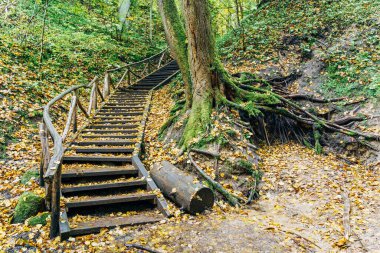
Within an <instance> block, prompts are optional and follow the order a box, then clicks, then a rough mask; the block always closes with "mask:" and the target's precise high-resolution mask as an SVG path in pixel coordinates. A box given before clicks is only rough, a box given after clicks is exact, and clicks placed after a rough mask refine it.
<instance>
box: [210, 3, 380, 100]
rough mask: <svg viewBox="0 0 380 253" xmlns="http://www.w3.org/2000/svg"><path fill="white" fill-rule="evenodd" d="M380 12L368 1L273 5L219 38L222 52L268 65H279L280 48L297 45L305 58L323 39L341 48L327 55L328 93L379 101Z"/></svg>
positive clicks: (227, 56)
mask: <svg viewBox="0 0 380 253" xmlns="http://www.w3.org/2000/svg"><path fill="white" fill-rule="evenodd" d="M379 10H380V2H379V1H367V0H343V1H329V0H322V1H306V0H285V1H269V2H268V4H266V5H265V6H264V7H263V8H260V9H257V10H255V9H251V11H247V12H246V13H245V18H244V20H243V21H242V22H241V27H240V28H236V29H231V30H230V31H229V32H228V33H226V34H224V35H223V36H221V37H220V38H219V39H218V41H217V42H218V43H217V45H218V48H219V54H220V55H221V56H222V57H223V58H224V59H225V61H233V62H243V61H245V62H252V63H253V65H255V64H256V65H260V64H261V67H264V66H265V67H266V66H270V65H275V64H277V62H278V54H277V52H278V49H279V48H281V49H287V48H288V47H290V46H293V45H297V46H299V49H300V53H301V57H302V58H303V59H304V60H306V59H308V58H310V56H311V54H312V49H313V48H315V47H316V46H319V47H320V46H321V41H322V43H323V44H324V45H333V44H337V46H334V47H330V48H329V50H328V51H326V52H324V53H325V63H326V71H325V72H326V81H325V83H324V84H323V85H322V89H323V92H324V93H325V94H324V95H325V96H327V97H328V96H331V97H336V96H361V95H363V96H368V97H380V88H379V87H380V75H379V73H380V71H379V70H380V69H379V66H380V58H379V55H380V47H379V43H380V40H379V37H380V36H379V35H380V34H379V30H380V29H379V27H380V24H379V21H378V18H377V17H378V15H379ZM347 32H348V33H349V34H347ZM342 36H343V37H342Z"/></svg>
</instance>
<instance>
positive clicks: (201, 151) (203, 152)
mask: <svg viewBox="0 0 380 253" xmlns="http://www.w3.org/2000/svg"><path fill="white" fill-rule="evenodd" d="M190 151H192V152H196V153H199V154H203V155H208V156H212V157H214V158H219V157H220V154H219V153H215V152H212V151H207V150H203V149H196V148H192V149H191V150H190Z"/></svg>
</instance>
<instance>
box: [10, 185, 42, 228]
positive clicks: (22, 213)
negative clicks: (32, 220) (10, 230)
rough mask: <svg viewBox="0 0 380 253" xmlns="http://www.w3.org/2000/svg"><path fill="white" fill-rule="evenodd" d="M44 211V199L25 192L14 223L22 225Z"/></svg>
mask: <svg viewBox="0 0 380 253" xmlns="http://www.w3.org/2000/svg"><path fill="white" fill-rule="evenodd" d="M43 209H44V199H43V198H42V197H40V196H38V195H36V194H34V193H31V192H24V193H23V194H22V195H21V196H20V198H19V200H18V203H17V206H16V208H15V211H14V215H13V220H12V222H13V223H22V222H24V221H25V220H26V219H28V218H29V217H32V216H34V215H36V214H38V213H39V212H40V211H42V210H43Z"/></svg>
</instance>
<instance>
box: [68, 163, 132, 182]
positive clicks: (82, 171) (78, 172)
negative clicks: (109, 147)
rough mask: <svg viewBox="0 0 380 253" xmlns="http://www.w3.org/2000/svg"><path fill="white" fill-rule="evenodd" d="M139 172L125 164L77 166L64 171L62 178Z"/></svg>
mask: <svg viewBox="0 0 380 253" xmlns="http://www.w3.org/2000/svg"><path fill="white" fill-rule="evenodd" d="M137 173H138V170H137V169H136V168H134V167H125V166H118V167H103V168H77V169H70V170H65V171H63V173H62V179H72V178H79V177H97V176H115V175H136V174H137Z"/></svg>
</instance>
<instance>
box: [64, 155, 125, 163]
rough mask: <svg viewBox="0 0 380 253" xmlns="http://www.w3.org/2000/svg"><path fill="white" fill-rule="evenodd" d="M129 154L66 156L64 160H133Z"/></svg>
mask: <svg viewBox="0 0 380 253" xmlns="http://www.w3.org/2000/svg"><path fill="white" fill-rule="evenodd" d="M131 161H132V158H131V157H129V156H104V157H103V156H64V157H63V162H131Z"/></svg>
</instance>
